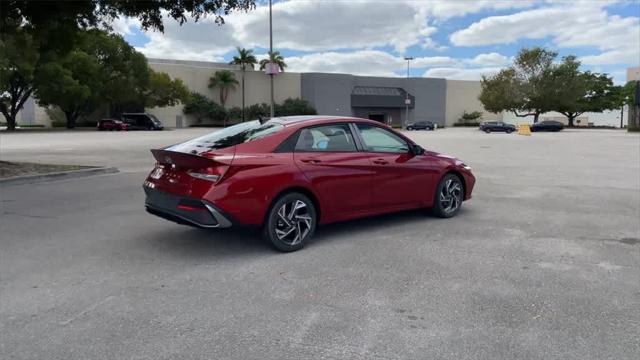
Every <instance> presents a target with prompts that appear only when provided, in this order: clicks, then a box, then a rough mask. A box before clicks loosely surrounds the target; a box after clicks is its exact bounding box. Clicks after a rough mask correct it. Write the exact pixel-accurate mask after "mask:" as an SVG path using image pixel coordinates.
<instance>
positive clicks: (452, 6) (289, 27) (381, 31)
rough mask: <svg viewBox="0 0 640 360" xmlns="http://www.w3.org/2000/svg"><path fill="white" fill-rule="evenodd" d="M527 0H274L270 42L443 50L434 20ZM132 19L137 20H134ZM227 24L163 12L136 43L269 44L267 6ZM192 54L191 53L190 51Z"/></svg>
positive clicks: (219, 50) (202, 50) (150, 47)
mask: <svg viewBox="0 0 640 360" xmlns="http://www.w3.org/2000/svg"><path fill="white" fill-rule="evenodd" d="M530 3H531V1H518V2H515V1H513V2H512V1H497V2H496V1H489V0H478V1H449V0H438V1H413V0H397V1H364V0H349V1H307V0H291V1H282V2H277V3H275V4H274V5H273V33H274V47H276V48H277V49H280V50H283V49H292V50H299V51H309V52H318V51H335V50H341V49H342V50H367V49H369V50H370V49H373V48H381V47H387V46H388V47H392V48H393V49H395V50H396V51H397V52H400V53H404V52H405V51H406V49H407V48H408V47H410V46H420V47H422V48H424V49H433V50H436V51H443V50H445V49H447V47H446V46H444V45H442V44H438V43H437V42H436V41H434V40H433V39H432V38H431V36H433V34H435V33H436V32H437V31H438V28H436V27H435V26H434V25H433V23H435V22H437V21H439V20H443V19H448V18H452V17H457V16H464V15H466V14H469V13H474V12H478V11H483V10H489V9H505V8H520V7H523V6H529V5H530ZM134 21H135V20H134ZM225 22H226V23H225V25H223V26H218V25H217V24H215V23H214V21H213V19H212V18H203V19H201V20H200V21H199V22H197V23H195V22H193V21H189V22H187V23H185V24H183V25H182V26H179V25H178V24H177V23H176V22H175V21H174V20H172V19H169V18H167V17H165V32H164V33H158V32H152V31H151V32H147V33H146V34H147V35H148V36H149V37H150V40H151V41H150V42H149V43H148V44H145V45H144V46H142V47H140V50H141V51H142V52H144V53H145V54H147V55H148V56H155V57H166V58H177V57H182V58H185V57H186V56H187V55H188V56H195V59H199V60H203V59H211V58H212V57H216V56H220V55H221V54H225V53H226V52H228V51H230V50H231V49H233V48H234V47H235V46H242V47H247V48H255V47H262V48H267V47H268V45H269V38H268V34H269V21H268V7H267V6H266V5H262V6H258V7H257V8H256V9H255V10H252V11H249V12H246V13H245V12H234V13H231V14H229V15H227V16H225ZM134 24H135V23H131V22H129V20H121V19H118V20H116V21H115V22H114V29H115V30H116V31H118V32H120V33H122V34H130V32H131V29H132V27H133V26H134ZM190 58H192V57H190Z"/></svg>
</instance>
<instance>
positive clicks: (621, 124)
mask: <svg viewBox="0 0 640 360" xmlns="http://www.w3.org/2000/svg"><path fill="white" fill-rule="evenodd" d="M623 117H624V105H622V107H621V108H620V129H622V128H624V124H623V123H622V118H623Z"/></svg>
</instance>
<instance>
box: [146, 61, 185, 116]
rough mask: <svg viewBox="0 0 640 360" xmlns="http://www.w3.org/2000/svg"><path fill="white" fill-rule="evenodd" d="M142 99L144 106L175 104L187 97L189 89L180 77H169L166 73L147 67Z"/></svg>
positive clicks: (182, 101) (183, 101)
mask: <svg viewBox="0 0 640 360" xmlns="http://www.w3.org/2000/svg"><path fill="white" fill-rule="evenodd" d="M144 99H145V101H144V106H145V107H156V106H175V105H178V104H179V103H185V102H186V101H187V100H188V99H189V89H188V88H187V86H186V85H185V84H184V82H183V81H182V80H181V79H171V77H170V76H169V75H168V74H167V73H164V72H156V71H153V70H152V69H149V83H148V84H147V87H146V89H145V90H144Z"/></svg>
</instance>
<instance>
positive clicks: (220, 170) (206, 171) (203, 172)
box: [187, 166, 229, 183]
mask: <svg viewBox="0 0 640 360" xmlns="http://www.w3.org/2000/svg"><path fill="white" fill-rule="evenodd" d="M228 168H229V167H228V166H216V167H210V168H203V169H193V170H189V171H187V174H189V176H191V177H194V178H196V179H200V180H206V181H211V182H213V183H217V182H218V181H220V179H221V178H222V176H223V175H224V173H225V172H226V171H227V169H228Z"/></svg>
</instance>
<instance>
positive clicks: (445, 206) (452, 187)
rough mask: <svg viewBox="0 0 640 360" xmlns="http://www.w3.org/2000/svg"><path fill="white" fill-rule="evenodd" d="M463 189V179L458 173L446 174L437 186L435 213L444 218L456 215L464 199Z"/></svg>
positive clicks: (434, 202)
mask: <svg viewBox="0 0 640 360" xmlns="http://www.w3.org/2000/svg"><path fill="white" fill-rule="evenodd" d="M463 190H464V187H463V186H462V180H460V178H459V177H458V176H457V175H455V174H447V175H445V176H444V177H443V178H442V180H440V183H439V184H438V187H437V188H436V194H435V197H434V198H433V213H434V214H435V215H436V216H439V217H443V218H450V217H452V216H455V215H456V214H457V213H458V211H459V210H460V206H461V205H462V200H463V199H464V193H463V192H464V191H463Z"/></svg>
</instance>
